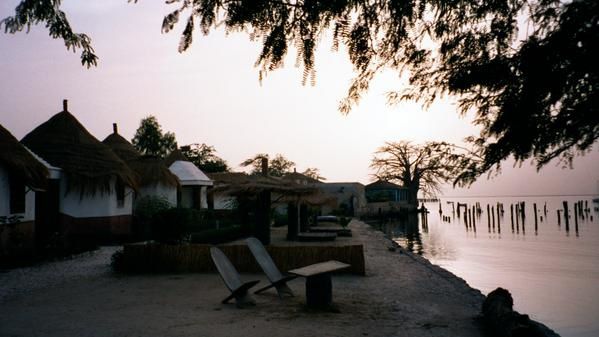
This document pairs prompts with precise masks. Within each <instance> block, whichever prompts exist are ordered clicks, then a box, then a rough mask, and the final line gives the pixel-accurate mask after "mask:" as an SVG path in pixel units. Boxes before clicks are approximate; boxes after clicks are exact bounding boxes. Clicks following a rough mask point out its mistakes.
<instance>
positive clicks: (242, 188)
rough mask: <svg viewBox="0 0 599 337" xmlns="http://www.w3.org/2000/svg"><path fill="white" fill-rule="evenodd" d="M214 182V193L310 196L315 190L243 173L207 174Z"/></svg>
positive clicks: (275, 178) (276, 178) (282, 180)
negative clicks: (265, 193) (270, 193)
mask: <svg viewBox="0 0 599 337" xmlns="http://www.w3.org/2000/svg"><path fill="white" fill-rule="evenodd" d="M208 176H209V177H210V179H212V180H214V185H215V188H214V190H215V191H216V192H221V191H224V192H227V193H229V194H254V193H258V192H261V191H271V192H278V193H282V194H298V195H299V194H311V193H313V192H314V191H315V190H316V189H315V188H313V187H310V186H305V185H300V184H297V183H295V182H294V181H291V180H284V179H281V178H278V177H272V176H264V175H261V174H246V173H243V172H219V173H209V174H208Z"/></svg>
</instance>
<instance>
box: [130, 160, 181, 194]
mask: <svg viewBox="0 0 599 337" xmlns="http://www.w3.org/2000/svg"><path fill="white" fill-rule="evenodd" d="M127 165H129V167H130V168H131V169H133V171H135V173H137V175H138V178H139V180H138V182H139V186H148V185H154V184H156V183H162V184H163V185H166V186H173V187H179V186H180V184H179V178H177V176H176V175H175V174H173V173H172V172H171V171H170V170H169V169H168V167H166V165H164V162H163V161H162V159H160V158H158V157H156V156H140V157H138V158H136V159H133V160H129V161H127Z"/></svg>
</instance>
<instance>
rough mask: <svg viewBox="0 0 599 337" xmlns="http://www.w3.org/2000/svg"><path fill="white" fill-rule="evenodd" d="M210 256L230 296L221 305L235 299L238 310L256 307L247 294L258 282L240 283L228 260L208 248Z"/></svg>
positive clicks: (217, 251)
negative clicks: (249, 306) (251, 306)
mask: <svg viewBox="0 0 599 337" xmlns="http://www.w3.org/2000/svg"><path fill="white" fill-rule="evenodd" d="M210 256H211V257H212V261H213V262H214V265H215V266H216V269H217V270H218V273H219V274H220V277H221V279H222V280H223V282H224V283H225V285H226V286H227V288H228V289H229V291H231V295H229V296H227V297H226V298H225V299H224V300H222V303H223V304H224V303H228V302H229V301H230V300H231V299H233V298H235V304H236V305H237V307H238V308H243V307H246V306H248V305H256V301H255V300H254V299H253V298H252V296H251V295H250V294H249V293H248V290H249V289H250V288H252V287H253V286H255V285H256V284H258V282H260V281H249V282H242V281H241V277H240V276H239V273H238V272H237V269H235V267H234V266H233V264H232V263H231V261H230V260H229V258H227V256H226V255H225V254H224V253H223V252H222V251H221V250H220V249H218V248H217V247H211V248H210Z"/></svg>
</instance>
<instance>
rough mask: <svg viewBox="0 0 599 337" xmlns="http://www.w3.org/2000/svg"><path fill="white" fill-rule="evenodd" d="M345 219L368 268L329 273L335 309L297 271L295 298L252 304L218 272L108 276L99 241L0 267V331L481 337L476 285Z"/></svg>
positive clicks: (265, 298)
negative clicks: (230, 294)
mask: <svg viewBox="0 0 599 337" xmlns="http://www.w3.org/2000/svg"><path fill="white" fill-rule="evenodd" d="M351 227H352V230H353V231H354V235H356V234H357V235H359V237H360V238H361V240H362V241H363V243H364V245H365V254H366V268H367V276H365V277H361V276H353V275H337V276H334V277H333V287H334V291H333V292H334V300H335V302H336V304H337V305H338V307H339V309H340V313H323V312H310V311H306V310H305V309H304V306H303V303H304V297H303V296H304V280H303V279H296V280H294V281H292V282H291V283H290V286H291V288H292V289H293V290H294V292H295V293H296V294H297V296H296V297H294V298H291V299H285V300H283V301H281V300H279V298H278V297H277V296H276V295H275V293H274V292H266V293H265V294H262V295H256V296H255V298H256V300H257V302H258V305H257V306H256V307H255V308H249V309H243V310H240V309H237V308H236V307H235V306H234V305H223V304H220V300H221V299H222V298H224V297H225V296H226V295H227V291H226V289H225V287H224V285H223V284H222V282H221V280H220V278H219V277H218V275H216V274H177V275H175V274H172V275H137V276H114V275H112V274H111V273H109V272H108V269H107V264H108V263H109V261H110V258H109V257H110V254H109V253H110V249H108V250H106V249H103V250H101V251H100V252H98V253H94V254H91V255H90V256H82V257H80V258H78V259H75V260H71V261H62V262H64V263H66V266H67V267H65V268H62V269H61V267H60V263H61V262H58V263H57V265H55V266H53V267H47V269H43V268H42V269H43V272H39V270H38V272H39V273H38V274H36V273H35V272H36V271H35V270H33V271H32V270H30V271H29V272H26V271H23V270H21V271H18V272H17V271H11V272H9V273H4V274H0V336H144V337H147V336H215V337H220V336H247V337H253V336H256V337H258V336H465V337H467V336H480V335H481V333H480V332H479V329H478V327H477V325H476V324H475V320H474V317H475V316H476V315H477V314H478V312H479V310H480V305H481V303H482V295H481V294H480V293H479V292H477V291H475V290H472V289H471V288H469V287H468V286H467V285H466V284H465V283H464V282H463V281H461V280H460V279H458V278H456V277H455V276H453V275H451V274H450V273H449V272H446V271H444V270H442V269H440V268H438V267H436V266H432V265H430V263H428V261H426V260H424V259H422V258H420V257H418V256H413V255H412V254H409V253H401V252H400V250H397V251H394V252H393V251H389V249H388V247H389V246H390V245H391V243H390V241H389V240H387V239H385V238H384V237H383V234H382V233H380V232H378V231H375V230H373V229H371V228H370V227H369V226H367V225H365V224H363V223H361V222H357V221H354V222H352V224H351ZM86 259H87V260H86ZM77 261H80V262H81V263H78V262H77ZM85 261H87V262H85ZM72 264H74V266H72ZM69 265H71V267H70V268H69V267H68V266H69ZM76 266H79V267H76ZM81 266H87V267H81ZM79 268H80V269H79ZM69 270H70V272H69ZM73 270H74V271H73ZM12 272H17V273H16V274H12ZM56 274H58V276H56ZM19 275H20V276H19ZM19 277H20V280H21V281H20V282H21V284H22V285H23V287H22V289H21V290H19V289H18V288H19V287H16V288H17V289H16V290H15V289H14V287H15V284H18V283H19ZM38 277H47V278H48V280H54V281H51V282H41V281H40V282H36V279H38ZM242 277H243V279H245V280H250V279H260V280H262V281H261V284H263V283H265V282H266V280H265V278H264V277H262V275H258V274H256V275H252V274H244V275H242ZM26 280H30V281H26ZM31 280H32V281H31ZM38 281H39V279H38ZM27 284H34V286H27ZM7 285H9V286H7ZM6 289H12V290H8V291H7V290H6Z"/></svg>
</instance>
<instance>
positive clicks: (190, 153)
mask: <svg viewBox="0 0 599 337" xmlns="http://www.w3.org/2000/svg"><path fill="white" fill-rule="evenodd" d="M181 152H182V153H183V155H184V156H185V157H186V158H187V159H189V161H190V162H192V163H194V164H195V166H197V167H198V168H199V169H200V170H202V171H203V172H205V173H216V172H228V171H229V170H230V169H229V165H227V162H226V161H225V160H223V159H222V158H220V157H219V156H217V155H216V149H215V148H214V146H210V145H206V144H204V143H202V144H197V143H196V144H190V145H186V146H181Z"/></svg>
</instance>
